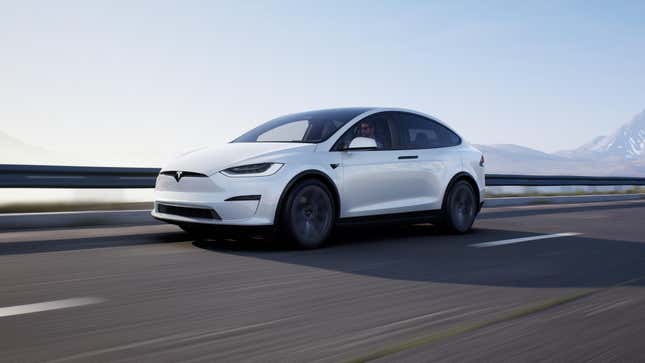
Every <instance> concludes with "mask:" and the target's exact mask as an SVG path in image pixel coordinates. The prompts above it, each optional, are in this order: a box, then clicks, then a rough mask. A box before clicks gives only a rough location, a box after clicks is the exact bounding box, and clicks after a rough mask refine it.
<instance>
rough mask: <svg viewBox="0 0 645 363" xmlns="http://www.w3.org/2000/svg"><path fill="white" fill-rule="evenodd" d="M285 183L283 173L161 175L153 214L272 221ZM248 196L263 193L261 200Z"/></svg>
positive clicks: (173, 218) (191, 219)
mask: <svg viewBox="0 0 645 363" xmlns="http://www.w3.org/2000/svg"><path fill="white" fill-rule="evenodd" d="M278 174H280V173H278ZM284 185H286V181H284V180H282V178H281V177H280V176H279V175H272V176H267V177H250V178H230V177H227V176H225V175H222V174H220V173H216V174H214V175H212V176H210V177H184V178H182V179H180V181H179V182H177V181H176V180H175V179H174V178H173V177H172V176H168V175H159V176H158V177H157V183H156V186H155V207H154V209H153V211H152V216H153V217H155V218H157V219H160V220H163V221H166V222H169V223H177V224H179V223H202V224H212V225H238V226H266V225H272V224H273V222H274V218H275V211H276V208H277V204H278V200H279V199H280V195H281V192H282V190H283V188H284ZM248 196H259V200H257V198H256V199H255V200H254V199H249V198H248ZM245 197H246V198H245ZM160 206H161V207H162V208H160ZM163 206H170V207H171V208H167V207H166V208H163ZM181 209H197V210H199V211H203V210H212V211H214V214H211V215H210V216H209V215H208V213H181V215H180V214H178V212H176V210H181Z"/></svg>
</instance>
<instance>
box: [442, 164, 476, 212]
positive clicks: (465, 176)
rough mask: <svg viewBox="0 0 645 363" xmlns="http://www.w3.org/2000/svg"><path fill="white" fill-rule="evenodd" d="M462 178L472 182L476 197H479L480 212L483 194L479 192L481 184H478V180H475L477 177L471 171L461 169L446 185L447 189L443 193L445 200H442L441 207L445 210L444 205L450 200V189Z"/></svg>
mask: <svg viewBox="0 0 645 363" xmlns="http://www.w3.org/2000/svg"><path fill="white" fill-rule="evenodd" d="M460 180H465V181H466V182H468V183H469V184H470V186H471V187H472V188H473V191H474V192H475V197H476V198H477V212H479V210H480V208H481V203H480V202H481V200H482V199H481V195H480V193H479V186H478V185H477V182H476V181H475V178H474V177H473V176H472V175H470V173H468V172H465V171H461V172H459V173H457V174H455V175H454V176H453V177H452V179H450V182H449V183H448V185H447V186H446V190H445V191H444V193H443V201H442V202H441V209H442V210H443V209H444V207H445V206H446V201H447V200H448V193H449V192H450V189H452V187H453V185H455V183H457V182H458V181H460Z"/></svg>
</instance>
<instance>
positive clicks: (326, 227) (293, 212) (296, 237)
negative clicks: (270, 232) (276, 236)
mask: <svg viewBox="0 0 645 363" xmlns="http://www.w3.org/2000/svg"><path fill="white" fill-rule="evenodd" d="M334 223H335V210H334V202H333V200H332V196H331V193H330V192H329V189H327V187H326V186H325V184H323V183H322V182H320V181H318V180H315V179H309V180H305V181H302V182H300V183H298V184H297V185H296V186H295V187H294V188H293V189H291V191H290V192H289V194H288V195H287V198H286V200H285V204H284V206H283V208H282V211H281V219H280V228H281V229H282V230H283V232H284V234H285V235H286V237H287V238H288V239H289V240H290V241H291V242H293V243H294V244H295V245H296V246H297V247H300V248H308V249H309V248H317V247H320V246H322V245H323V244H324V243H325V241H326V240H327V239H328V238H329V236H330V234H331V232H332V229H333V227H334Z"/></svg>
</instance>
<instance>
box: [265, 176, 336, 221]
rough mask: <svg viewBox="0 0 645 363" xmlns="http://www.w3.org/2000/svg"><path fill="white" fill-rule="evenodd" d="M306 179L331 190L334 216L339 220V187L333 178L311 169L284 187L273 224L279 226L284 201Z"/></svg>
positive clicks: (295, 177) (292, 179)
mask: <svg viewBox="0 0 645 363" xmlns="http://www.w3.org/2000/svg"><path fill="white" fill-rule="evenodd" d="M305 179H317V180H319V181H321V182H322V183H323V184H325V186H326V187H327V188H328V189H329V192H330V193H331V195H332V201H333V202H334V214H335V217H336V218H338V216H339V215H340V193H339V192H338V187H337V186H336V183H334V181H333V180H332V178H331V177H330V176H329V175H327V174H325V173H324V172H322V171H320V170H316V169H310V170H305V171H302V172H300V173H298V174H296V175H295V176H294V177H293V178H291V180H290V181H289V182H288V183H287V185H286V186H285V187H284V189H283V190H282V193H281V194H280V199H279V200H278V205H277V207H276V210H275V216H274V219H273V224H274V225H277V224H278V223H279V222H280V215H281V213H282V208H283V207H284V201H285V199H286V198H287V195H288V194H289V192H290V191H291V190H292V189H293V187H294V186H296V184H298V183H299V182H301V181H303V180H305Z"/></svg>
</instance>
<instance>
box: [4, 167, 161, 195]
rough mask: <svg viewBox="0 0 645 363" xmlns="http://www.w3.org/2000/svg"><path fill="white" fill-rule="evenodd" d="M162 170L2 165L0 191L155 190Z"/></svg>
mask: <svg viewBox="0 0 645 363" xmlns="http://www.w3.org/2000/svg"><path fill="white" fill-rule="evenodd" d="M159 170H160V169H158V168H121V167H97V166H55V165H12V164H0V188H70V189H72V188H73V189H77V188H79V189H93V188H96V189H108V188H110V189H112V188H114V189H116V188H154V187H155V180H156V179H157V174H159Z"/></svg>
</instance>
